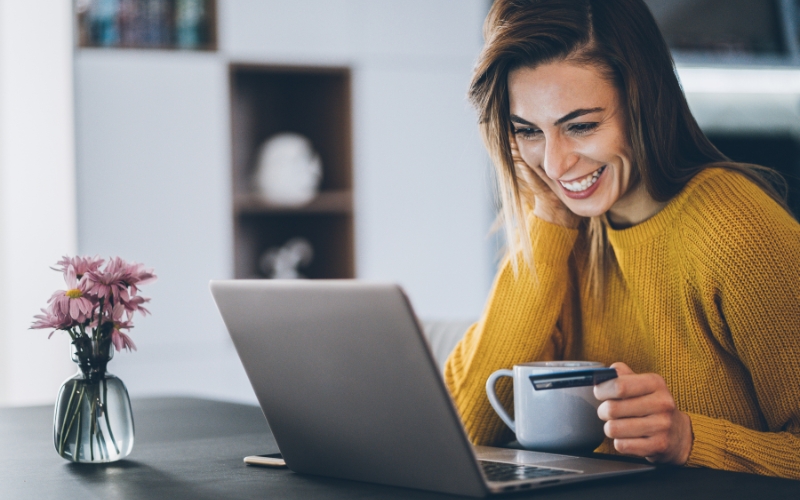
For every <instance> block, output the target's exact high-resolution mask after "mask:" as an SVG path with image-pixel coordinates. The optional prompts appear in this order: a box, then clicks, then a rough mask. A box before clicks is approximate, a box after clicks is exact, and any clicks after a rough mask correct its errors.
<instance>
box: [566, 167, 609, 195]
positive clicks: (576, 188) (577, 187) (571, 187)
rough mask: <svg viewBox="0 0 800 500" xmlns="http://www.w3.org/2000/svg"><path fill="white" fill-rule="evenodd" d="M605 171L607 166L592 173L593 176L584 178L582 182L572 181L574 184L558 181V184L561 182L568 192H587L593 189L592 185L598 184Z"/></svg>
mask: <svg viewBox="0 0 800 500" xmlns="http://www.w3.org/2000/svg"><path fill="white" fill-rule="evenodd" d="M605 169H606V166H605V165H603V166H602V167H600V168H598V169H597V170H595V171H594V172H592V174H591V175H588V176H586V177H584V178H583V179H581V180H580V181H572V182H563V181H558V182H560V183H561V185H562V186H564V189H566V190H567V191H572V192H573V193H579V192H581V191H586V190H587V189H589V188H590V187H592V185H594V183H595V182H597V179H598V178H600V174H602V173H603V170H605Z"/></svg>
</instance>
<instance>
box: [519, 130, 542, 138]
mask: <svg viewBox="0 0 800 500" xmlns="http://www.w3.org/2000/svg"><path fill="white" fill-rule="evenodd" d="M514 135H516V136H517V137H522V138H523V139H524V140H530V139H535V138H537V137H539V136H540V135H542V131H541V130H539V129H537V128H518V129H514Z"/></svg>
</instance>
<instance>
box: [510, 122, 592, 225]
mask: <svg viewBox="0 0 800 500" xmlns="http://www.w3.org/2000/svg"><path fill="white" fill-rule="evenodd" d="M509 141H510V144H511V158H512V159H513V160H514V168H515V169H516V171H517V179H518V180H519V181H520V182H519V191H520V196H521V197H522V199H523V200H527V201H528V202H530V203H532V204H533V215H535V216H536V217H539V218H540V219H542V220H545V221H547V222H550V223H551V224H556V225H559V226H564V227H568V228H571V229H575V228H577V227H578V224H579V223H580V221H581V217H580V216H578V215H576V214H575V213H574V212H573V211H571V210H570V209H569V208H567V206H566V205H565V204H564V202H562V201H561V200H560V199H559V198H558V196H557V195H556V194H555V193H554V192H553V190H552V189H551V188H550V186H548V185H547V183H546V182H545V180H544V177H543V176H545V175H546V174H545V173H544V171H543V170H542V169H541V168H533V167H531V166H529V165H528V164H527V163H525V160H523V159H522V156H521V155H520V154H519V149H518V148H517V141H516V138H515V137H514V136H513V134H512V135H511V137H509Z"/></svg>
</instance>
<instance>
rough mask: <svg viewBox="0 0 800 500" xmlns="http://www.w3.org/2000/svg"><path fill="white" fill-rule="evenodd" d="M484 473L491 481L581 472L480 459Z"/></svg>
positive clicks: (518, 479)
mask: <svg viewBox="0 0 800 500" xmlns="http://www.w3.org/2000/svg"><path fill="white" fill-rule="evenodd" d="M479 462H480V464H481V467H482V468H483V473H484V474H486V479H488V480H489V481H496V482H505V481H521V480H524V479H538V478H542V477H553V476H564V475H568V474H580V473H579V472H576V471H571V470H561V469H550V468H547V467H535V466H533V465H519V464H507V463H503V462H489V461H487V460H479Z"/></svg>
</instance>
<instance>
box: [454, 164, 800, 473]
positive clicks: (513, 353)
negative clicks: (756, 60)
mask: <svg viewBox="0 0 800 500" xmlns="http://www.w3.org/2000/svg"><path fill="white" fill-rule="evenodd" d="M607 234H608V239H609V242H610V245H611V248H612V250H613V251H612V257H611V259H609V260H610V262H611V264H610V266H609V267H608V270H607V272H606V274H605V278H606V283H605V285H604V290H603V293H602V298H603V300H602V301H598V300H594V299H592V298H591V296H590V295H589V294H588V293H587V292H586V291H585V289H586V287H585V286H584V283H585V280H586V278H587V277H586V274H585V273H584V272H583V271H582V269H583V264H584V263H585V257H586V253H587V252H586V251H585V247H586V245H585V243H586V242H585V239H584V235H583V234H582V232H580V231H579V230H572V229H567V228H564V227H561V226H556V225H553V224H549V223H547V222H545V221H543V220H541V219H538V218H535V217H534V218H533V220H532V221H531V238H532V244H533V255H534V261H535V263H536V266H535V267H536V278H534V277H533V276H531V273H530V272H529V270H528V269H527V268H526V267H525V266H524V264H523V263H522V260H521V259H520V260H518V262H520V270H519V273H518V277H516V278H515V276H514V272H513V270H512V267H511V264H510V262H509V260H508V259H507V260H506V262H505V263H504V265H503V267H502V269H501V270H500V272H499V274H498V276H497V278H496V281H495V284H494V287H493V289H492V292H491V295H490V297H489V300H488V303H487V306H486V310H485V311H484V313H483V316H482V318H481V319H480V321H479V322H478V323H476V324H475V325H473V326H472V327H471V328H470V329H469V330H468V331H467V333H466V335H465V337H464V338H463V339H462V341H461V342H460V343H459V344H458V346H457V347H456V348H455V350H454V351H453V353H452V354H451V355H450V358H449V359H448V361H447V364H446V368H445V380H446V383H447V385H448V388H449V389H450V392H451V394H452V396H453V399H454V400H455V403H456V406H457V408H458V410H459V412H460V414H461V417H462V419H463V421H464V424H465V426H466V429H467V432H468V434H469V436H470V439H472V441H473V442H475V443H476V444H492V443H498V442H502V441H503V440H507V439H509V438H510V437H511V435H510V431H508V429H507V428H505V426H504V424H503V423H502V422H501V421H500V419H499V418H498V417H497V415H496V414H495V412H494V410H493V409H492V408H491V406H489V402H488V400H487V398H486V394H485V391H484V384H485V382H486V379H487V377H488V376H489V374H491V373H492V372H493V371H495V370H497V369H499V368H510V367H512V366H513V365H515V364H518V363H524V362H528V361H536V360H543V359H582V360H592V361H601V362H603V363H606V364H611V363H613V362H616V361H623V362H625V363H627V364H628V365H629V366H630V367H631V368H632V369H633V370H634V371H635V372H637V373H645V372H655V373H658V374H660V375H661V376H662V377H664V379H665V380H666V382H667V384H668V386H669V389H670V391H671V393H672V395H673V397H674V398H675V402H676V404H677V405H678V408H679V409H680V410H682V411H685V412H687V413H688V414H689V416H690V418H691V421H692V430H693V433H694V442H693V445H692V451H691V454H690V456H689V461H688V463H687V465H690V466H703V467H713V468H718V469H727V470H734V471H746V472H755V473H758V474H767V475H774V476H783V477H793V478H800V225H798V223H797V222H795V220H794V219H792V218H791V217H790V216H789V215H788V214H787V213H786V212H785V211H784V210H782V209H781V208H780V207H779V206H778V205H777V204H776V203H775V202H774V201H773V200H772V199H771V198H769V196H767V195H766V194H765V193H764V192H763V191H761V190H760V189H759V188H758V187H757V186H756V185H755V184H753V183H752V182H751V181H749V180H747V179H746V178H745V177H743V176H741V175H739V174H736V173H734V172H731V171H727V170H722V169H707V170H704V171H702V172H701V173H700V174H698V175H696V176H695V177H694V179H692V180H691V181H690V182H689V183H688V184H687V185H686V187H685V188H684V189H683V190H682V191H681V192H680V193H679V194H678V195H677V196H676V197H675V198H674V199H673V200H672V201H671V202H670V203H669V204H668V205H667V206H666V207H665V208H664V209H662V210H661V211H660V212H659V213H658V214H656V215H655V216H653V217H652V218H650V219H648V220H647V221H645V222H642V223H641V224H638V225H636V226H633V227H631V228H628V229H623V230H613V229H611V228H607ZM505 380H506V381H507V379H505ZM498 392H499V395H500V397H501V399H502V400H504V401H505V404H506V406H507V407H509V406H510V405H511V399H512V397H511V387H510V384H505V385H503V384H498ZM607 441H608V440H607ZM612 449H613V448H612V447H611V446H610V443H609V442H606V443H605V444H604V446H602V447H601V448H600V450H601V451H611V450H612Z"/></svg>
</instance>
